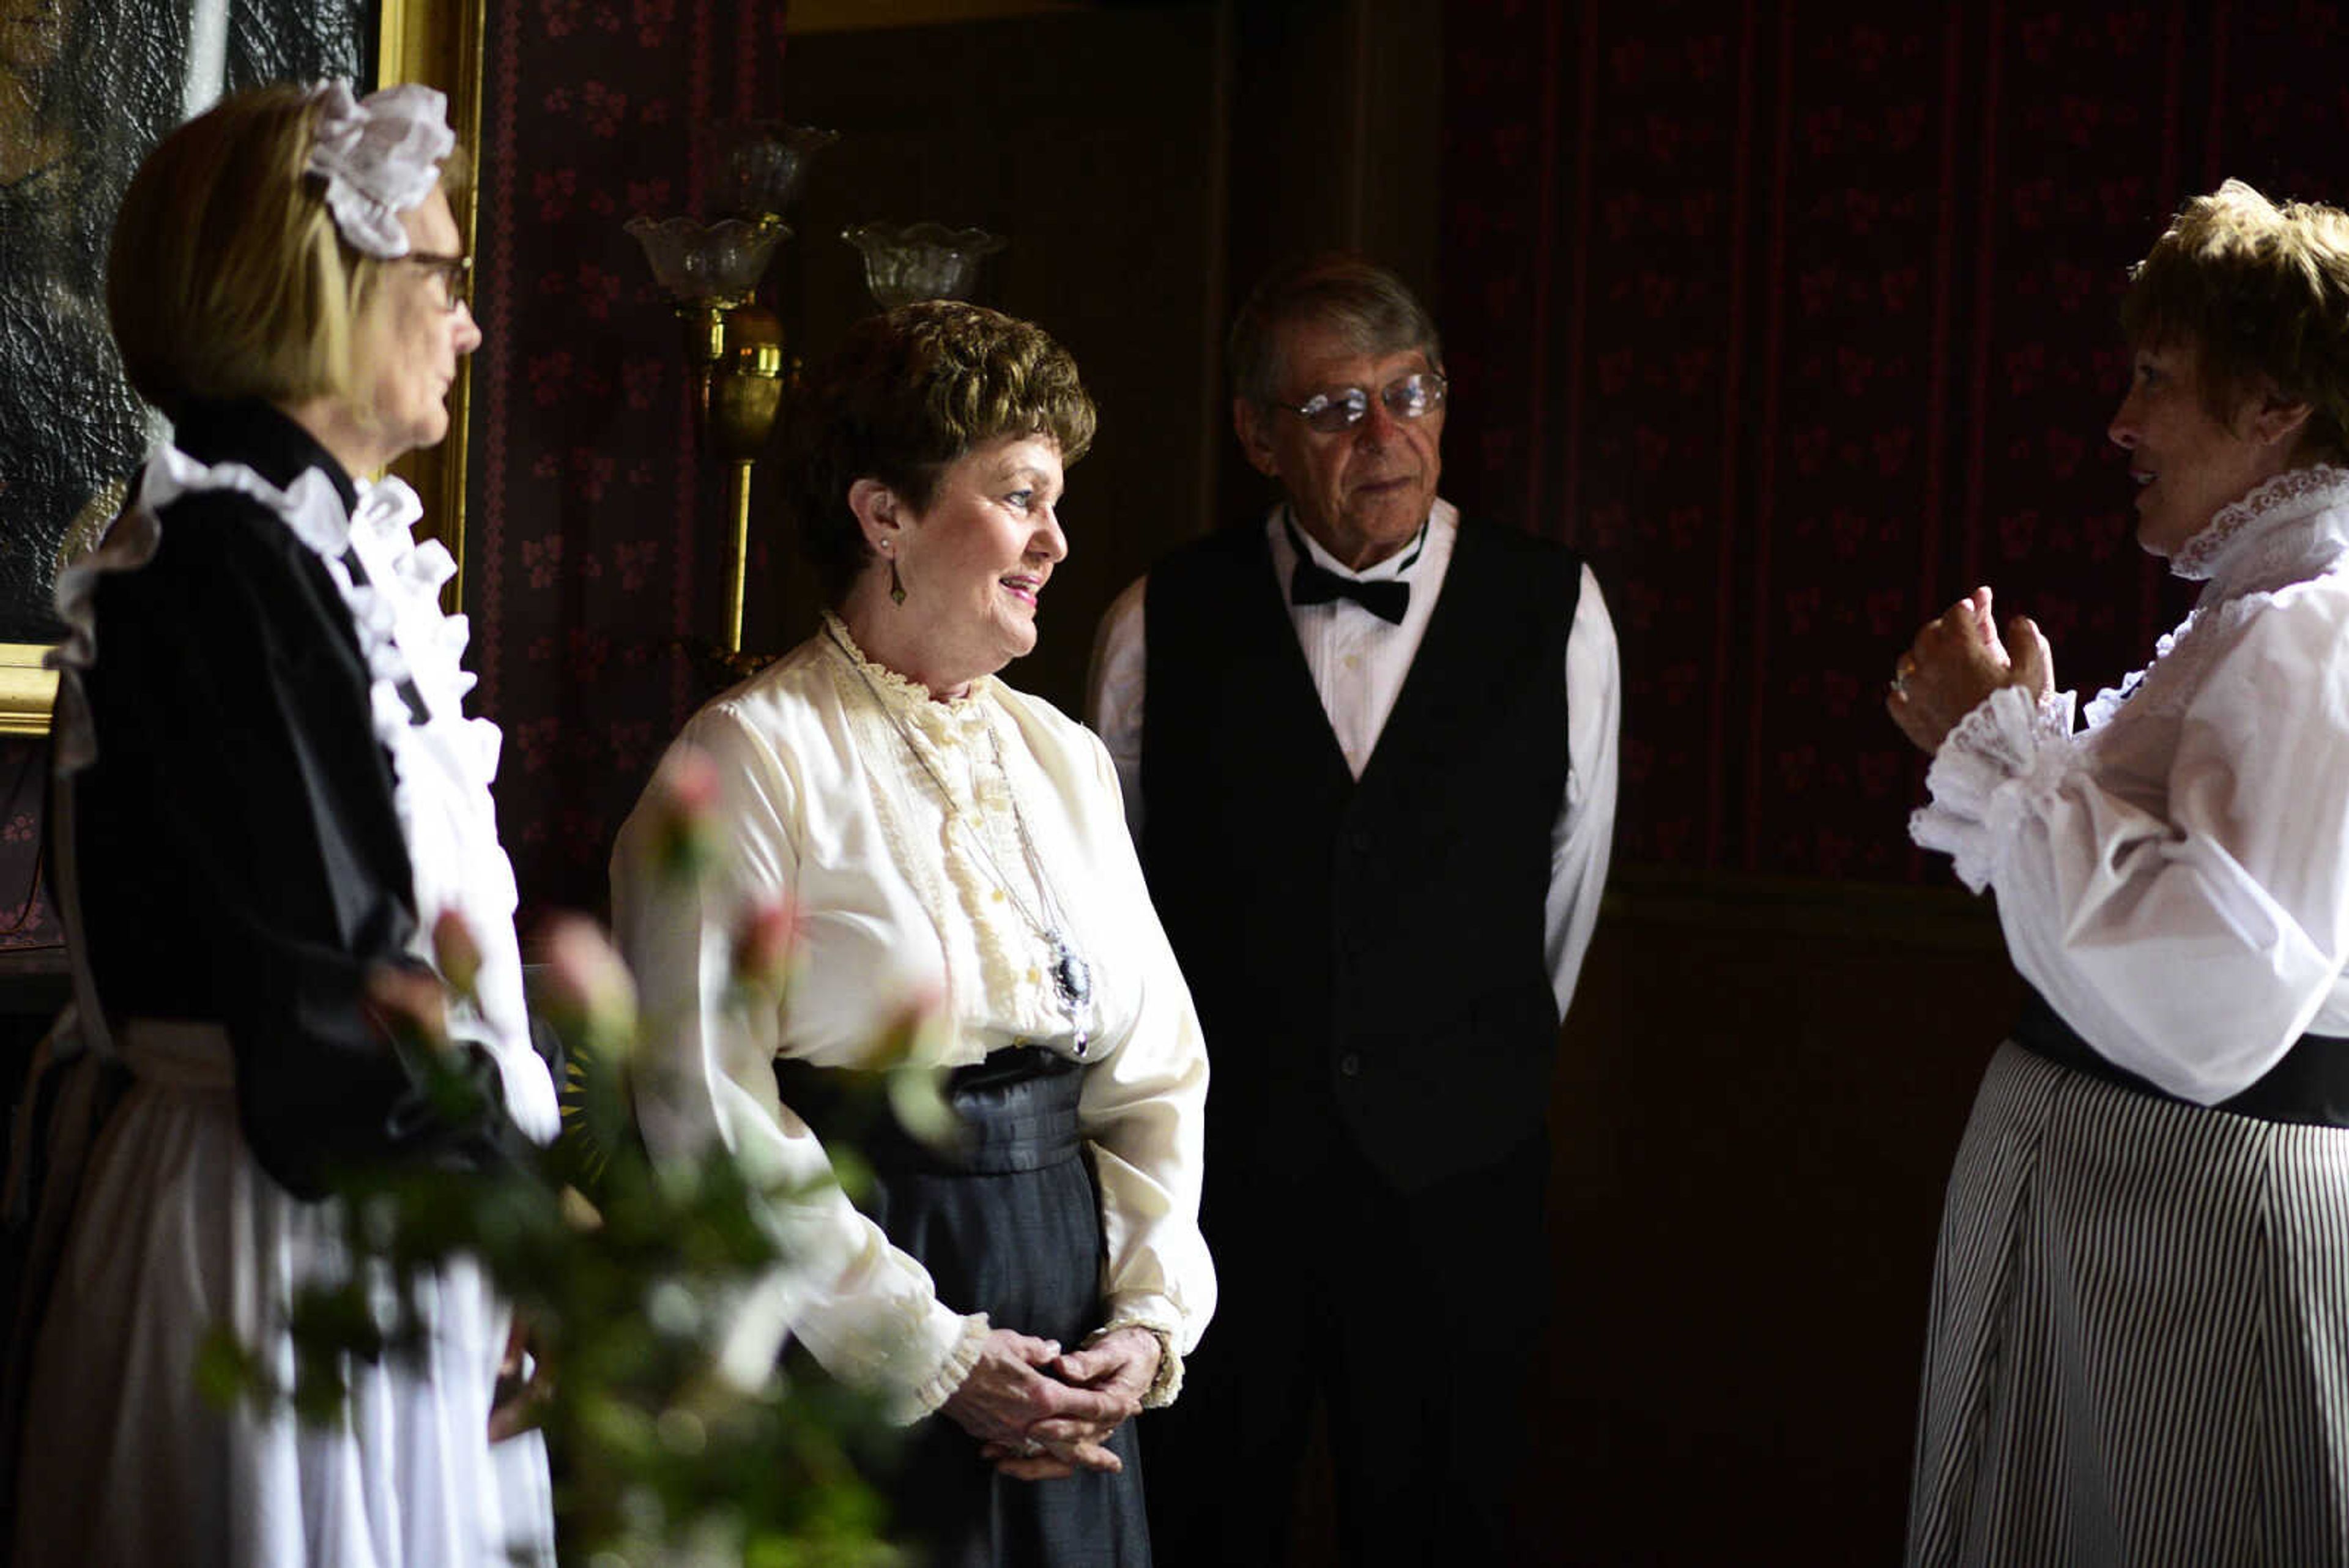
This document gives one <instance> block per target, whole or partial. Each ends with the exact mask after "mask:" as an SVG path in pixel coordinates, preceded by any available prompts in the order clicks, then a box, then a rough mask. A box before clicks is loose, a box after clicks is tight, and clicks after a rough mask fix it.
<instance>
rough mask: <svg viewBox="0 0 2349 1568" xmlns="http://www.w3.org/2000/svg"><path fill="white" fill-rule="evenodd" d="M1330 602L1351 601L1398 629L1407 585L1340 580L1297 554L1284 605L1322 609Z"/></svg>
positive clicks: (1405, 604)
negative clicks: (1320, 606) (1338, 600)
mask: <svg viewBox="0 0 2349 1568" xmlns="http://www.w3.org/2000/svg"><path fill="white" fill-rule="evenodd" d="M1332 599H1351V600H1353V601H1354V602H1355V603H1356V604H1358V605H1360V606H1361V607H1363V608H1364V609H1366V610H1368V611H1370V612H1371V614H1372V615H1374V616H1376V617H1378V618H1380V619H1381V620H1382V621H1385V622H1386V623H1387V624H1388V625H1389V626H1400V625H1402V612H1403V611H1404V610H1405V609H1407V608H1409V607H1410V606H1411V585H1410V584H1409V583H1404V582H1397V581H1395V580H1394V579H1392V578H1388V579H1387V580H1385V581H1383V582H1375V583H1366V582H1363V581H1362V580H1361V579H1360V578H1359V577H1341V576H1339V575H1338V574H1337V573H1335V572H1333V571H1330V569H1329V568H1328V567H1326V566H1322V565H1321V564H1320V563H1319V562H1318V561H1316V560H1314V559H1313V558H1312V557H1311V556H1308V555H1306V554H1305V553H1304V552H1303V551H1302V550H1299V552H1298V556H1297V570H1296V572H1295V573H1294V574H1292V575H1291V576H1290V577H1289V579H1288V602H1289V603H1291V604H1293V605H1326V604H1328V603H1330V601H1331V600H1332Z"/></svg>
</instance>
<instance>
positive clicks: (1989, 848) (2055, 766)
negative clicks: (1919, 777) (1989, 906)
mask: <svg viewBox="0 0 2349 1568" xmlns="http://www.w3.org/2000/svg"><path fill="white" fill-rule="evenodd" d="M2078 764H2079V751H2078V747H2077V745H2076V743H2075V742H2074V740H2073V738H2072V693H2071V692H2069V691H2057V692H2052V693H2050V694H2049V695H2047V696H2046V697H2044V698H2041V699H2039V700H2037V701H2033V699H2032V697H2031V695H2030V694H2029V693H2028V692H2026V691H2023V689H2022V688H2021V687H2019V686H2002V687H2000V688H1999V689H1998V690H1996V691H1992V693H1991V694H1990V695H1989V696H1988V697H1986V698H1984V699H1983V700H1982V701H1981V702H1980V703H1978V704H1976V705H1975V707H1974V709H1973V711H1971V712H1969V713H1968V714H1967V715H1966V716H1965V717H1964V718H1962V719H1961V720H1959V721H1958V722H1957V726H1956V727H1955V728H1954V729H1952V730H1951V732H1949V735H1948V736H1947V738H1945V739H1944V740H1943V741H1942V742H1941V749H1940V751H1939V752H1936V753H1934V754H1933V765H1932V767H1931V768H1930V770H1928V772H1927V773H1926V774H1925V785H1926V787H1927V788H1928V789H1930V791H1931V792H1932V795H1933V799H1932V803H1931V804H1930V805H1925V806H1922V807H1920V809H1919V810H1918V811H1917V812H1915V813H1914V814H1913V815H1910V817H1909V837H1910V838H1911V839H1913V840H1915V841H1916V843H1917V844H1918V845H1919V846H1920V847H1923V848H1926V849H1931V850H1937V851H1939V852H1940V853H1941V854H1944V855H1947V856H1949V857H1951V858H1952V859H1953V860H1954V861H1955V862H1956V870H1957V873H1958V877H1959V879H1960V880H1961V881H1962V882H1964V883H1965V885H1966V886H1967V887H1968V888H1971V890H1972V891H1974V892H1977V893H1979V892H1981V891H1982V889H1983V888H1986V887H1988V886H1989V885H1990V882H1991V878H1992V876H1993V875H1994V874H1995V873H1996V871H1997V869H1998V862H1999V859H2000V857H2002V855H2003V854H2004V853H2005V850H2006V846H2007V845H2008V844H2009V843H2010V842H2012V841H2013V836H2014V834H2015V831H2016V830H2017V829H2018V828H2019V827H2020V826H2022V824H2023V822H2024V821H2026V820H2027V819H2030V818H2032V817H2034V816H2037V815H2039V814H2040V813H2041V812H2043V811H2044V809H2045V807H2046V805H2047V803H2048V802H2049V801H2050V800H2052V799H2053V798H2054V794H2055V792H2056V790H2057V789H2058V787H2060V786H2061V785H2062V784H2063V782H2064V778H2065V777H2066V776H2067V775H2068V774H2070V773H2071V771H2072V770H2073V769H2074V768H2075V767H2076V766H2077V765H2078Z"/></svg>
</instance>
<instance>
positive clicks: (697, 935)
mask: <svg viewBox="0 0 2349 1568" xmlns="http://www.w3.org/2000/svg"><path fill="white" fill-rule="evenodd" d="M684 746H698V747H699V748H700V749H701V750H702V751H703V752H705V753H709V757H710V759H711V761H712V762H713V763H715V764H716V769H717V774H718V778H719V805H718V810H717V814H716V815H717V821H718V826H719V845H718V851H717V857H716V859H717V864H718V870H717V871H716V873H715V874H713V875H711V876H709V877H706V878H704V879H703V880H702V881H701V882H700V884H699V885H698V886H695V885H692V884H691V883H690V882H688V881H685V880H684V879H680V878H667V877H661V876H660V875H659V873H658V872H657V870H656V869H655V867H653V865H652V846H651V845H650V843H649V842H648V840H649V838H650V836H652V834H653V833H654V832H655V831H656V830H657V822H656V819H657V817H658V815H660V813H659V812H658V811H657V809H656V808H655V805H654V803H653V801H652V799H651V797H650V796H649V795H648V796H647V800H646V801H645V802H643V803H640V804H639V805H638V806H637V809H636V812H635V813H634V814H633V815H631V816H630V817H629V819H628V822H627V824H626V826H624V827H623V828H622V829H621V832H620V839H619V844H618V846H617V847H616V849H615V851H614V852H613V857H612V907H613V923H614V925H615V928H616V932H617V934H618V937H619V940H620V944H621V948H622V950H623V951H624V952H625V953H626V956H627V958H628V961H629V963H630V966H631V967H632V968H633V969H634V970H635V971H636V982H637V985H638V987H639V991H640V1005H641V1007H642V1011H643V1018H644V1023H645V1042H644V1044H643V1047H642V1049H641V1052H640V1054H639V1056H638V1059H637V1062H636V1079H635V1089H636V1115H637V1120H638V1125H639V1126H640V1127H641V1128H642V1130H643V1132H644V1137H645V1142H646V1145H647V1147H649V1148H650V1150H651V1151H652V1153H653V1155H654V1156H655V1157H656V1158H691V1157H693V1156H694V1155H696V1154H698V1152H700V1151H701V1150H702V1149H704V1148H706V1147H708V1146H709V1142H710V1141H711V1140H712V1139H716V1140H718V1141H719V1142H722V1143H723V1144H724V1145H725V1146H726V1147H727V1148H728V1149H729V1150H730V1152H731V1153H732V1154H733V1156H734V1158H736V1159H737V1160H738V1161H739V1162H740V1165H741V1166H742V1168H744V1169H745V1170H746V1171H747V1172H748V1173H749V1174H750V1177H751V1178H752V1179H753V1180H754V1181H758V1182H761V1183H762V1184H764V1185H767V1186H768V1187H770V1189H774V1190H776V1191H777V1192H778V1196H777V1197H776V1198H775V1199H772V1200H771V1202H770V1204H769V1205H768V1207H767V1210H766V1211H765V1212H763V1213H762V1214H761V1216H760V1218H761V1221H762V1222H763V1223H765V1224H766V1225H767V1227H768V1229H769V1230H770V1231H771V1234H773V1235H774V1236H775V1238H776V1240H777V1241H778V1243H779V1244H780V1246H781V1249H782V1251H783V1253H784V1256H785V1257H786V1259H787V1260H788V1262H787V1264H786V1265H785V1267H784V1268H783V1269H782V1270H781V1271H779V1272H778V1273H777V1275H776V1276H775V1277H774V1278H772V1279H771V1280H770V1281H768V1282H767V1283H766V1285H765V1286H764V1287H763V1288H762V1289H761V1291H760V1292H759V1293H757V1296H756V1299H753V1300H751V1301H749V1302H746V1303H740V1311H741V1315H742V1316H743V1317H745V1318H746V1319H750V1318H762V1317H763V1318H768V1319H771V1320H780V1322H781V1324H782V1326H783V1327H785V1328H787V1329H788V1330H789V1331H790V1332H792V1333H793V1334H797V1335H798V1336H799V1337H800V1339H801V1341H802V1343H803V1344H805V1345H807V1347H808V1350H809V1352H810V1353H811V1354H812V1355H814V1356H815V1358H816V1360H817V1361H818V1362H819V1363H821V1364H822V1365H823V1366H824V1368H825V1369H826V1370H827V1371H830V1372H831V1373H833V1375H834V1376H839V1377H841V1378H843V1379H844V1380H846V1381H848V1382H851V1383H853V1384H855V1385H857V1386H864V1387H868V1388H875V1389H878V1390H880V1391H882V1392H883V1393H884V1395H885V1397H886V1399H887V1401H888V1403H889V1405H890V1407H891V1409H892V1413H893V1414H894V1415H895V1417H897V1418H898V1419H900V1420H902V1421H911V1420H914V1419H916V1418H918V1417H921V1416H924V1415H926V1414H928V1413H929V1412H931V1411H933V1410H935V1409H936V1408H937V1407H938V1406H940V1405H941V1404H943V1403H945V1401H946V1400H947V1397H949V1396H950V1395H952V1394H953V1392H954V1391H955V1389H957V1387H959V1386H961V1384H962V1381H963V1379H964V1378H965V1377H966V1376H968V1375H969V1373H970V1369H971V1368H972V1366H975V1365H977V1363H978V1352H979V1348H980V1345H981V1344H982V1342H983V1341H984V1340H985V1338H986V1336H987V1333H988V1321H987V1318H986V1317H985V1315H984V1314H970V1315H964V1314H957V1313H956V1312H955V1311H953V1310H952V1309H951V1308H949V1307H947V1306H946V1305H944V1304H943V1303H940V1302H939V1301H938V1299H937V1292H936V1288H935V1287H934V1285H933V1284H932V1282H931V1280H930V1276H929V1273H928V1272H927V1271H926V1270H925V1269H924V1268H923V1267H922V1266H921V1264H920V1263H918V1262H916V1261H915V1260H914V1259H912V1258H910V1257H908V1256H906V1255H905V1253H904V1252H902V1251H898V1250H897V1249H896V1248H895V1247H894V1246H892V1245H890V1243H889V1241H888V1238H887V1237H886V1236H885V1235H884V1234H883V1233H882V1231H881V1229H880V1227H879V1226H877V1225H875V1224H874V1223H873V1221H872V1220H868V1219H866V1218H865V1217H864V1215H863V1214H861V1213H859V1212H858V1211H857V1210H856V1208H855V1206H854V1204H852V1203H851V1202H850V1201H849V1199H848V1197H847V1195H846V1194H845V1193H843V1191H842V1190H841V1188H840V1185H839V1182H838V1181H837V1180H836V1179H834V1177H833V1170H832V1165H831V1161H830V1160H829V1159H828V1158H826V1157H825V1155H824V1152H823V1146H822V1145H821V1144H820V1143H819V1142H818V1141H817V1139H816V1137H815V1135H814V1133H812V1131H810V1130H809V1128H808V1127H807V1125H806V1123H804V1122H802V1120H801V1119H800V1118H799V1117H798V1116H795V1115H793V1114H792V1111H791V1110H790V1108H789V1107H787V1106H783V1105H782V1104H781V1101H780V1099H779V1097H778V1096H777V1093H776V1087H775V1073H774V1058H775V1053H776V1049H777V1045H778V1042H779V1039H780V1035H781V1019H780V1017H779V1016H778V1015H777V1013H776V1012H774V1011H773V1010H772V1009H771V1008H766V1009H754V1008H749V1007H746V1006H744V1005H742V1004H741V1003H740V1002H739V1001H738V1000H737V999H736V997H735V994H734V988H733V983H732V962H733V936H734V931H735V929H736V927H737V925H738V924H739V922H740V919H742V917H743V916H744V915H745V914H746V913H747V912H748V911H749V910H750V909H753V908H755V907H756V906H758V905H759V904H761V903H771V902H776V901H780V900H783V899H787V898H789V897H790V896H791V894H792V888H794V886H795V884H796V882H797V877H798V867H799V852H798V848H797V843H796V831H795V827H796V823H797V817H798V801H797V790H796V787H795V785H794V782H793V780H792V776H791V774H790V773H789V772H788V770H787V769H786V768H785V767H784V766H783V764H782V762H781V758H780V757H779V756H778V755H777V753H776V752H775V750H774V748H773V747H772V746H771V745H770V744H769V743H768V742H767V741H766V740H765V739H764V738H763V737H761V735H759V734H757V733H755V732H753V731H752V730H751V729H750V726H749V725H747V724H745V723H744V722H741V720H740V718H738V717H737V716H735V715H734V714H732V713H731V712H730V711H726V710H724V709H716V710H710V711H705V712H703V713H702V714H700V715H698V716H697V717H696V718H695V719H694V721H693V722H691V723H690V724H688V726H687V727H686V730H685V732H684V733H683V734H682V735H680V736H679V737H678V742H677V747H684ZM676 749H677V748H676V747H673V748H672V751H674V750H676Z"/></svg>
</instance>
